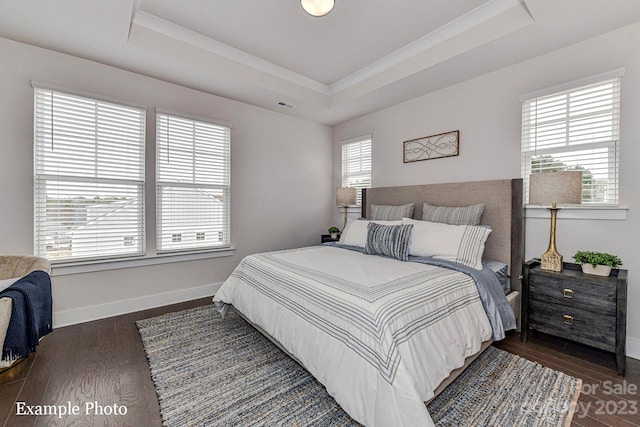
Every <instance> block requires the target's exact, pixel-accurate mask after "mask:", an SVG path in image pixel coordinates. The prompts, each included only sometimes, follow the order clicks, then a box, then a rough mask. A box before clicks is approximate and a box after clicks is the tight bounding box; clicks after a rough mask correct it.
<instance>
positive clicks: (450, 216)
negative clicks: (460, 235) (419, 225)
mask: <svg viewBox="0 0 640 427" xmlns="http://www.w3.org/2000/svg"><path fill="white" fill-rule="evenodd" d="M483 212H484V203H480V204H479V205H471V206H460V207H448V206H431V205H430V204H428V203H425V204H424V205H423V206H422V220H423V221H431V222H441V223H444V224H452V225H478V224H480V219H481V218H482V213H483ZM407 218H411V217H409V216H407Z"/></svg>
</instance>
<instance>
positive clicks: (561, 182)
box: [529, 171, 582, 205]
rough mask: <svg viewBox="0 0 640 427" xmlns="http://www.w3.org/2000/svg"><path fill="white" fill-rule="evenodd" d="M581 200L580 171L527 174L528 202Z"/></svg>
mask: <svg viewBox="0 0 640 427" xmlns="http://www.w3.org/2000/svg"><path fill="white" fill-rule="evenodd" d="M581 202H582V171H562V172H544V173H534V174H531V175H530V176H529V204H532V205H551V204H553V203H564V204H579V203H581Z"/></svg>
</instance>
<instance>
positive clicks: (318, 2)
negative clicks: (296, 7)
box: [300, 0, 335, 16]
mask: <svg viewBox="0 0 640 427" xmlns="http://www.w3.org/2000/svg"><path fill="white" fill-rule="evenodd" d="M334 3H335V1H334V0H300V4H301V5H302V8H303V9H304V10H305V12H307V13H308V14H309V15H311V16H324V15H326V14H327V13H329V12H331V11H332V10H333V5H334Z"/></svg>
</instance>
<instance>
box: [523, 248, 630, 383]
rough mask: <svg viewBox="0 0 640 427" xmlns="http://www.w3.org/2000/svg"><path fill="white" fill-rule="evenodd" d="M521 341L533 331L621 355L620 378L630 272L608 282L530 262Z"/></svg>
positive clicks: (574, 267) (568, 267)
mask: <svg viewBox="0 0 640 427" xmlns="http://www.w3.org/2000/svg"><path fill="white" fill-rule="evenodd" d="M522 324H523V325H524V327H523V328H522V341H523V342H525V343H526V342H527V337H528V334H529V330H530V329H534V330H537V331H540V332H544V333H546V334H550V335H555V336H558V337H562V338H566V339H568V340H571V341H575V342H579V343H582V344H586V345H589V346H592V347H596V348H599V349H602V350H606V351H610V352H613V353H615V355H616V366H617V368H618V374H620V375H624V371H625V341H626V329H627V270H616V269H614V270H612V271H611V275H610V276H608V277H601V276H593V275H589V274H584V273H582V270H581V267H580V265H578V264H571V263H564V270H562V271H561V272H559V273H557V272H554V271H545V270H541V269H540V260H531V261H527V263H525V266H524V281H523V287H522Z"/></svg>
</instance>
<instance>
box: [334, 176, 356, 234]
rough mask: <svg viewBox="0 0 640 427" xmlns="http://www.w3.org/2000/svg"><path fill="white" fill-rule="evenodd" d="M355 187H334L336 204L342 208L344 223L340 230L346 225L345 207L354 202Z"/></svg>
mask: <svg viewBox="0 0 640 427" xmlns="http://www.w3.org/2000/svg"><path fill="white" fill-rule="evenodd" d="M356 196H357V193H356V189H355V188H351V187H339V188H336V205H337V206H341V207H342V208H343V209H344V225H343V226H342V230H343V231H344V228H345V227H346V226H347V209H348V208H349V205H355V204H356Z"/></svg>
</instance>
